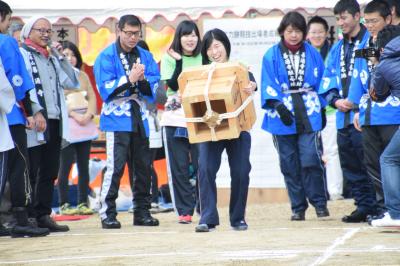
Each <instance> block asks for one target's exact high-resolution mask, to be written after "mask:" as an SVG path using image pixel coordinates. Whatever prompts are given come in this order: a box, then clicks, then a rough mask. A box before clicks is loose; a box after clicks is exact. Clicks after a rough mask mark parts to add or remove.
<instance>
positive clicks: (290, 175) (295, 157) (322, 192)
mask: <svg viewBox="0 0 400 266" xmlns="http://www.w3.org/2000/svg"><path fill="white" fill-rule="evenodd" d="M273 138H274V144H275V147H276V149H277V150H278V154H279V161H280V167H281V172H282V174H283V176H284V179H285V183H286V187H287V190H288V194H289V199H290V203H291V208H292V212H293V213H298V212H304V211H305V210H306V209H307V208H308V202H307V199H308V201H309V202H310V203H311V205H313V206H314V207H315V208H317V209H322V208H326V202H327V191H326V186H325V176H324V166H323V163H322V160H321V154H322V147H321V142H320V140H319V136H318V133H317V132H312V133H303V134H293V135H274V136H273Z"/></svg>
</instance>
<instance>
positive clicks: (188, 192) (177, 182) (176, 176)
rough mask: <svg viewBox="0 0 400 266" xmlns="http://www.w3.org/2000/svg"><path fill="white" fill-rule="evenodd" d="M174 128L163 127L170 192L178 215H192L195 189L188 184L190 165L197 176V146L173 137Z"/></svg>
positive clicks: (181, 138)
mask: <svg viewBox="0 0 400 266" xmlns="http://www.w3.org/2000/svg"><path fill="white" fill-rule="evenodd" d="M175 131H176V127H164V128H163V135H164V136H163V137H164V145H165V153H166V155H167V161H168V166H169V170H170V178H171V179H172V182H170V191H171V193H173V195H171V196H173V203H174V205H175V208H176V210H177V212H178V214H179V215H191V216H192V215H193V213H194V208H195V206H196V189H195V188H194V187H193V185H192V184H191V183H190V178H191V175H190V169H189V167H190V163H192V166H193V170H194V173H196V174H197V170H198V168H199V167H198V158H199V151H198V149H199V148H198V145H196V144H190V143H189V140H188V139H187V138H183V137H175V136H174V134H175ZM171 184H172V187H171Z"/></svg>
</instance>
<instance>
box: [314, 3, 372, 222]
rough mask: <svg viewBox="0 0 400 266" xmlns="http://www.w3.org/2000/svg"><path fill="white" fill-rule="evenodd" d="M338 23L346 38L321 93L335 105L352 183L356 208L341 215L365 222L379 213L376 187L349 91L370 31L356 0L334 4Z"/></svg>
mask: <svg viewBox="0 0 400 266" xmlns="http://www.w3.org/2000/svg"><path fill="white" fill-rule="evenodd" d="M334 13H335V16H336V21H337V24H338V26H339V27H340V28H341V29H342V31H343V35H344V38H343V39H342V40H340V41H338V42H337V43H336V44H335V45H333V47H332V49H331V51H330V53H329V56H328V63H327V68H326V69H325V72H324V75H323V80H322V81H321V86H320V90H319V93H320V94H321V95H323V96H324V97H325V99H326V100H327V102H328V104H329V105H330V106H332V107H334V108H336V109H338V112H337V113H336V126H337V129H338V138H337V143H338V146H339V156H340V163H341V167H342V170H343V175H344V176H345V177H346V178H347V181H348V183H349V185H350V187H351V192H352V195H353V197H354V200H355V205H356V206H357V208H356V210H355V211H353V212H352V213H351V214H350V215H346V216H344V217H343V218H342V221H343V222H346V223H358V222H365V221H366V219H367V216H368V215H370V214H372V215H374V214H376V199H375V191H374V189H373V186H372V183H371V181H370V180H369V178H368V176H367V172H366V169H365V165H364V154H363V148H362V136H361V133H360V132H359V131H357V130H356V129H355V128H354V126H353V117H354V110H353V103H352V102H351V101H350V100H349V99H348V96H349V92H350V91H352V90H355V89H357V90H358V88H356V87H355V86H359V85H357V84H355V83H354V82H352V79H351V77H352V75H353V73H355V72H359V71H360V70H359V69H356V68H355V50H357V49H361V48H364V47H365V46H366V45H367V44H368V39H369V36H370V35H369V33H368V31H367V29H366V28H365V27H364V26H363V25H361V24H360V6H359V4H358V3H357V1H356V0H340V1H339V2H338V3H337V4H336V5H335V7H334Z"/></svg>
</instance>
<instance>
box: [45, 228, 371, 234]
mask: <svg viewBox="0 0 400 266" xmlns="http://www.w3.org/2000/svg"><path fill="white" fill-rule="evenodd" d="M297 229H298V228H289V227H281V228H265V229H259V228H257V232H259V231H286V230H297ZM306 229H307V230H324V231H327V230H332V231H336V230H352V229H355V228H354V227H328V228H324V227H312V228H306ZM357 229H360V230H370V229H371V230H372V229H374V228H372V227H370V226H365V227H357ZM227 231H229V230H227ZM248 232H249V233H251V232H255V230H249V231H248ZM177 233H178V232H177V231H143V232H109V231H104V230H103V231H99V232H93V233H52V234H50V235H49V236H48V237H66V236H96V235H102V236H103V235H141V234H151V235H157V234H161V235H162V234H177ZM179 233H182V232H179ZM184 233H191V232H184ZM193 233H194V232H193ZM215 233H218V229H217V230H216V231H215ZM232 233H236V231H232Z"/></svg>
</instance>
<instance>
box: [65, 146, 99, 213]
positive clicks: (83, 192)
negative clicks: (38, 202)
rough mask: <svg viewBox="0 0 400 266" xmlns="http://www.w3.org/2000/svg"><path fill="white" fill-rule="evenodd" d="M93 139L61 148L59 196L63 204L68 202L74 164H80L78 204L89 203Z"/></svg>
mask: <svg viewBox="0 0 400 266" xmlns="http://www.w3.org/2000/svg"><path fill="white" fill-rule="evenodd" d="M91 144H92V141H90V140H89V141H83V142H78V143H72V144H70V145H68V146H67V147H65V148H64V149H62V150H61V158H60V170H59V173H58V196H59V203H60V206H62V205H63V204H65V203H68V188H69V184H68V176H69V173H70V171H71V167H72V164H73V163H74V162H75V158H76V164H77V166H78V204H81V203H87V200H88V199H87V197H88V190H89V156H90V146H91Z"/></svg>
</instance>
